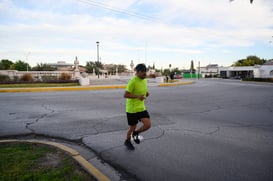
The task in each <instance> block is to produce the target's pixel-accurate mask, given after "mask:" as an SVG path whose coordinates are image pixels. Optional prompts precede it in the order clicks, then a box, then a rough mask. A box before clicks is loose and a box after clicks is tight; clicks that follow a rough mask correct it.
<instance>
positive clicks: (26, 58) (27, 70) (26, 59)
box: [26, 52, 30, 72]
mask: <svg viewBox="0 0 273 181" xmlns="http://www.w3.org/2000/svg"><path fill="white" fill-rule="evenodd" d="M29 54H30V52H28V53H27V55H26V63H27V72H28V56H29Z"/></svg>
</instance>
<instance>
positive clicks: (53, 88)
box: [0, 82, 193, 93]
mask: <svg viewBox="0 0 273 181" xmlns="http://www.w3.org/2000/svg"><path fill="white" fill-rule="evenodd" d="M188 84H193V82H177V83H162V84H158V87H170V86H180V85H188ZM125 88H126V85H105V86H102V85H100V86H87V87H37V88H3V89H0V93H9V92H10V93H12V92H50V91H86V90H106V89H125Z"/></svg>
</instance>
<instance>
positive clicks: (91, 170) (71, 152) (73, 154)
mask: <svg viewBox="0 0 273 181" xmlns="http://www.w3.org/2000/svg"><path fill="white" fill-rule="evenodd" d="M8 142H21V143H37V144H45V145H50V146H54V147H56V148H58V149H61V150H63V151H65V152H67V153H68V154H69V155H70V156H71V157H72V158H73V159H74V160H76V161H77V162H78V163H79V164H80V165H81V166H82V167H83V168H84V169H85V170H86V171H87V172H88V173H90V174H91V175H93V176H94V177H95V178H96V179H98V180H99V181H110V179H109V178H108V177H107V176H105V175H104V174H103V173H102V172H100V171H99V170H98V169H97V168H96V167H95V166H93V165H92V164H91V163H89V162H88V161H87V160H85V159H84V158H83V157H82V156H81V155H80V153H79V152H77V151H76V150H74V149H72V148H69V147H68V146H65V145H62V144H60V143H56V142H50V141H39V140H0V143H8Z"/></svg>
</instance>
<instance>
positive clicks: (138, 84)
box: [126, 76, 148, 113]
mask: <svg viewBox="0 0 273 181" xmlns="http://www.w3.org/2000/svg"><path fill="white" fill-rule="evenodd" d="M126 91H127V92H130V93H131V94H133V95H144V96H146V94H147V92H148V88H147V79H141V78H139V77H137V76H134V77H133V78H132V79H131V80H130V81H129V82H128V84H127V87H126ZM144 102H145V101H144V100H143V101H141V100H139V99H129V98H127V99H126V112H127V113H137V112H142V111H145V110H146V107H145V104H144Z"/></svg>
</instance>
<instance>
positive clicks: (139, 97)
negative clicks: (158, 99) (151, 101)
mask: <svg viewBox="0 0 273 181" xmlns="http://www.w3.org/2000/svg"><path fill="white" fill-rule="evenodd" d="M137 99H139V100H141V101H143V100H144V99H146V97H145V96H144V95H142V96H138V97H137Z"/></svg>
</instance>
